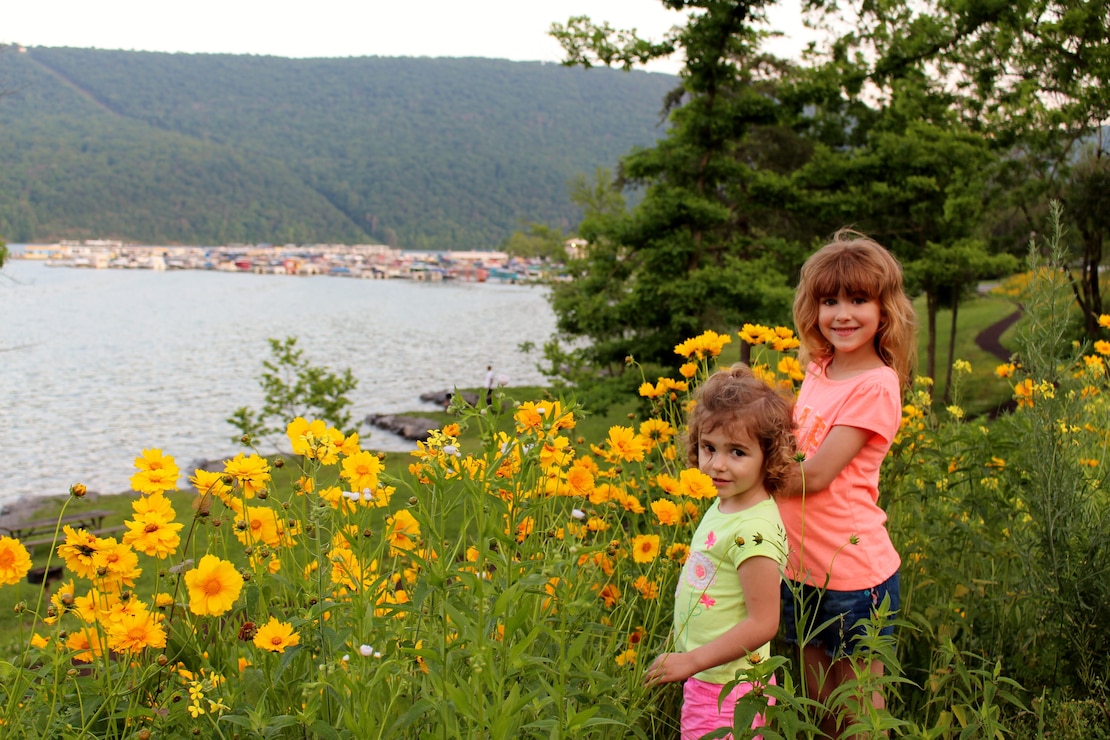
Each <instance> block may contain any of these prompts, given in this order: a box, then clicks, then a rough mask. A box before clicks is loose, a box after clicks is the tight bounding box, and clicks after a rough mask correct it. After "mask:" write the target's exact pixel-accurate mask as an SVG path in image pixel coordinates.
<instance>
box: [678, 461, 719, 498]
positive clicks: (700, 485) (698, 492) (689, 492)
mask: <svg viewBox="0 0 1110 740" xmlns="http://www.w3.org/2000/svg"><path fill="white" fill-rule="evenodd" d="M678 484H679V490H680V491H681V492H682V495H683V496H689V497H690V498H695V499H703V498H713V497H714V496H716V495H717V489H716V488H715V487H714V485H713V479H712V478H710V477H709V476H708V475H706V474H705V473H703V472H701V471H700V470H698V469H697V468H686V469H685V470H683V471H682V472H681V473H679V474H678Z"/></svg>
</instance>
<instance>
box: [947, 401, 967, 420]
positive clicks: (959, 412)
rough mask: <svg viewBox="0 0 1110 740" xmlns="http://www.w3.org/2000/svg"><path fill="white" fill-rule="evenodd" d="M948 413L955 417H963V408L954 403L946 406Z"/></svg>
mask: <svg viewBox="0 0 1110 740" xmlns="http://www.w3.org/2000/svg"><path fill="white" fill-rule="evenodd" d="M948 413H950V414H952V416H953V417H954V418H956V419H962V418H964V410H963V409H962V408H960V407H959V406H956V405H954V404H953V405H952V406H949V407H948Z"/></svg>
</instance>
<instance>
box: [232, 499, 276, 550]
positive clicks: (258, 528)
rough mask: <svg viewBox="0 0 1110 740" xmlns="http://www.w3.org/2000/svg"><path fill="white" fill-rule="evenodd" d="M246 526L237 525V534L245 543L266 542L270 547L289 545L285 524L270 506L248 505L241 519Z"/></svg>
mask: <svg viewBox="0 0 1110 740" xmlns="http://www.w3.org/2000/svg"><path fill="white" fill-rule="evenodd" d="M240 521H241V522H242V523H243V525H245V526H238V525H237V526H236V527H235V536H236V537H237V538H238V539H239V541H240V542H242V543H243V544H244V545H254V544H258V543H260V542H261V543H264V544H266V545H269V546H270V547H280V546H282V545H288V544H289V541H288V538H287V537H286V531H285V525H284V522H283V521H282V520H281V518H280V517H279V516H278V513H277V512H276V511H274V510H273V509H271V508H269V507H268V506H247V507H245V508H244V510H243V513H242V519H241V520H240Z"/></svg>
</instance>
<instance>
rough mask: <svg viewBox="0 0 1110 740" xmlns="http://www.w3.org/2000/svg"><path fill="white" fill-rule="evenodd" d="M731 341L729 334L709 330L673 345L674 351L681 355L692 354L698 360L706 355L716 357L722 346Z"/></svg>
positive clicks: (687, 355)
mask: <svg viewBox="0 0 1110 740" xmlns="http://www.w3.org/2000/svg"><path fill="white" fill-rule="evenodd" d="M731 341H732V337H730V336H729V335H727V334H718V333H717V332H715V331H712V330H709V331H705V332H702V333H701V334H699V335H698V336H696V337H693V338H691V339H687V340H686V341H685V342H682V343H681V344H678V345H675V348H674V352H675V354H676V355H679V356H681V357H686V358H690V357H692V356H693V357H696V358H697V359H699V360H704V359H705V358H706V357H716V356H717V355H719V354H721V350H722V349H723V348H724V346H725V345H726V344H728V343H729V342H731Z"/></svg>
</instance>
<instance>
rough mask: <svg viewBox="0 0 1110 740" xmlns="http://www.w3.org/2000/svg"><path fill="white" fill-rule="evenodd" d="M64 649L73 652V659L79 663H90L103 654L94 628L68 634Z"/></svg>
mask: <svg viewBox="0 0 1110 740" xmlns="http://www.w3.org/2000/svg"><path fill="white" fill-rule="evenodd" d="M66 647H67V648H69V649H70V650H73V651H75V653H76V655H74V656H73V659H74V660H76V661H77V662H79V663H91V662H93V660H95V659H96V658H99V657H100V656H101V655H103V654H104V646H103V645H102V644H101V642H100V633H99V632H98V631H97V630H96V628H94V627H82V628H81V629H79V630H76V631H74V632H70V633H69V636H68V637H67V638H66Z"/></svg>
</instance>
